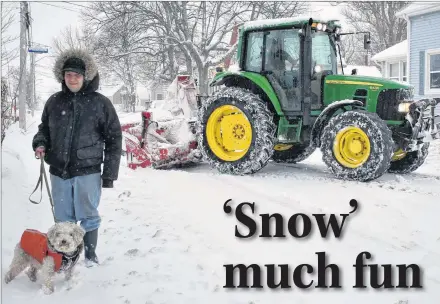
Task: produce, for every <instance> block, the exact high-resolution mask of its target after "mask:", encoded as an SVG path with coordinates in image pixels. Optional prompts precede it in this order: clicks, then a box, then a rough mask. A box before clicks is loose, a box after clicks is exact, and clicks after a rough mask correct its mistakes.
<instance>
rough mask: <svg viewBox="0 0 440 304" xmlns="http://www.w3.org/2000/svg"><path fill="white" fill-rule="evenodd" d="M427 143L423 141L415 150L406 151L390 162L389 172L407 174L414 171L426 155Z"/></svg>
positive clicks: (421, 163)
mask: <svg viewBox="0 0 440 304" xmlns="http://www.w3.org/2000/svg"><path fill="white" fill-rule="evenodd" d="M428 149H429V143H424V144H423V146H422V148H420V150H417V151H413V152H409V153H407V154H406V155H405V156H404V157H403V158H401V159H398V160H396V161H392V162H391V166H390V168H389V169H388V172H390V173H396V174H408V173H411V172H414V171H416V170H417V169H418V168H420V166H421V165H423V163H424V162H425V160H426V158H427V157H428Z"/></svg>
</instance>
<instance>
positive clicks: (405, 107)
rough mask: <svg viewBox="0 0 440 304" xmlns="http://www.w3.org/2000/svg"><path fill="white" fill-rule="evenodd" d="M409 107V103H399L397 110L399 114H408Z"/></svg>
mask: <svg viewBox="0 0 440 304" xmlns="http://www.w3.org/2000/svg"><path fill="white" fill-rule="evenodd" d="M410 106H411V102H402V103H399V108H398V109H397V110H398V111H399V112H400V113H408V112H409V107H410Z"/></svg>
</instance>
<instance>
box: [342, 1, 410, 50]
mask: <svg viewBox="0 0 440 304" xmlns="http://www.w3.org/2000/svg"><path fill="white" fill-rule="evenodd" d="M409 3H410V2H399V1H386V2H375V1H366V2H363V1H362V2H347V3H344V5H345V6H344V7H343V8H342V9H341V13H342V14H343V15H344V17H345V18H346V19H347V22H348V23H349V24H350V26H351V27H353V29H354V30H355V31H358V32H359V31H369V32H371V51H372V54H375V53H378V52H381V51H383V50H385V49H387V48H389V47H391V46H393V45H395V44H396V43H399V42H401V41H402V40H404V39H406V31H407V25H406V21H405V20H403V19H399V18H398V17H397V16H396V13H397V12H398V11H399V10H401V9H403V8H404V7H406V6H407V5H408V4H409ZM358 45H359V44H358ZM362 46H363V44H360V47H362ZM358 49H359V46H358Z"/></svg>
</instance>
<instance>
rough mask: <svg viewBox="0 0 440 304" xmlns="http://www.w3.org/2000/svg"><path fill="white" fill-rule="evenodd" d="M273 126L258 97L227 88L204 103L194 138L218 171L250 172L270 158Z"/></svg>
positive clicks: (271, 115) (257, 168)
mask: <svg viewBox="0 0 440 304" xmlns="http://www.w3.org/2000/svg"><path fill="white" fill-rule="evenodd" d="M275 130H276V125H275V124H274V122H273V114H272V113H271V111H270V110H269V109H268V107H267V105H266V104H265V103H264V101H263V100H262V99H261V98H260V96H258V95H256V94H254V93H252V92H251V91H248V90H245V89H242V88H236V87H229V88H225V89H223V90H220V91H219V92H217V93H216V94H215V95H214V96H212V97H210V98H208V99H207V100H206V102H204V103H203V105H202V107H201V108H200V111H199V121H198V124H197V141H198V147H199V150H200V152H201V153H202V155H203V158H204V159H205V160H207V162H208V163H209V164H210V165H211V167H213V168H217V170H218V171H220V172H221V173H228V174H235V175H244V174H252V173H255V172H257V171H259V170H261V169H262V168H263V167H265V166H266V165H267V163H268V161H269V160H270V158H271V157H272V154H273V147H274V142H275V135H274V134H275Z"/></svg>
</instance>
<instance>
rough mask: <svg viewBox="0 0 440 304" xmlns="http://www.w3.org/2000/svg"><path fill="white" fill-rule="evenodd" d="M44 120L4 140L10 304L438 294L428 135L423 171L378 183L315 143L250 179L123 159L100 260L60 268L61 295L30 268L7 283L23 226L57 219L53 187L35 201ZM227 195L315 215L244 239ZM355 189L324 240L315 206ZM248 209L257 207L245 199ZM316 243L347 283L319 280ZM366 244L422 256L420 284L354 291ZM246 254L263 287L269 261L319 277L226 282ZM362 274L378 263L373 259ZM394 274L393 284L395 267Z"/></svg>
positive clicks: (437, 196)
mask: <svg viewBox="0 0 440 304" xmlns="http://www.w3.org/2000/svg"><path fill="white" fill-rule="evenodd" d="M39 115H40V113H37V114H36V116H35V118H34V119H38V118H39ZM121 116H122V115H121ZM37 124H38V122H37V123H34V124H32V125H31V126H30V128H29V130H28V132H27V133H26V134H22V133H21V132H20V131H19V130H18V126H17V125H14V126H12V127H11V129H10V130H8V134H7V136H6V139H5V141H4V144H3V147H2V210H1V211H2V300H3V303H8V304H19V303H20V304H21V303H35V304H43V303H44V304H48V303H63V304H73V303H75V304H77V303H130V304H138V303H139V304H146V303H148V304H153V303H154V304H159V303H178V304H180V303H191V304H194V303H221V304H226V303H228V304H229V303H231V304H232V303H243V304H250V303H255V304H256V303H301V304H304V303H337V304H345V303H347V304H348V303H350V304H353V303H359V304H362V303H365V304H366V303H368V304H370V303H384V304H397V303H401V304H403V303H409V304H413V303H415V304H419V303H423V304H436V303H439V299H440V229H439V228H440V221H439V214H440V143H439V142H435V143H433V144H432V146H431V148H430V156H429V158H428V160H427V161H426V163H425V165H424V166H423V167H422V168H420V169H419V170H418V171H417V172H416V173H413V174H410V175H406V176H397V175H391V174H387V175H385V176H383V177H381V178H380V179H378V180H376V181H373V182H370V183H359V182H346V181H341V180H337V179H334V178H333V177H332V175H331V174H330V173H329V172H328V170H327V168H326V167H325V165H324V164H323V163H322V161H321V158H320V157H321V154H320V153H319V152H315V154H313V155H312V156H311V157H310V158H309V159H307V160H306V161H304V162H303V163H300V164H295V165H287V166H283V165H279V164H269V165H268V166H267V167H266V168H265V169H263V170H262V171H261V172H259V173H258V174H255V175H253V176H242V177H239V176H228V175H221V174H218V173H217V172H216V171H214V170H211V169H210V168H208V167H207V166H206V165H204V164H201V165H199V166H196V167H192V168H186V169H180V170H167V171H164V170H156V171H155V170H152V169H138V170H136V171H132V170H130V169H128V168H127V167H125V166H124V162H123V164H122V166H121V170H120V178H119V180H118V181H117V182H115V188H113V189H104V190H103V197H102V201H101V206H100V212H101V215H102V219H103V221H102V228H101V230H100V237H99V244H98V253H99V257H100V259H101V260H102V265H101V266H100V267H98V268H91V269H88V268H85V267H84V264H83V261H82V260H81V262H80V264H79V265H78V267H77V268H76V271H75V273H74V277H73V278H72V281H71V282H69V283H67V282H65V281H64V279H63V276H61V275H59V276H57V277H56V281H55V293H54V294H52V295H49V296H46V295H44V294H43V293H42V292H41V291H40V285H39V284H36V283H32V282H30V281H29V279H28V278H27V276H26V275H24V274H21V275H20V276H18V277H17V278H16V279H15V280H14V281H12V282H11V283H10V284H8V285H6V284H5V283H4V281H3V276H4V273H5V271H6V269H7V267H8V266H9V263H10V261H11V259H12V253H13V247H14V246H15V244H16V242H17V241H18V240H19V238H20V235H21V233H22V232H23V230H24V229H26V228H34V229H39V230H41V231H46V230H47V229H48V228H49V226H50V225H51V224H52V221H53V219H52V214H51V211H50V204H49V200H48V198H47V195H46V193H44V195H43V200H42V203H41V204H40V205H34V204H31V203H30V202H29V199H28V197H29V195H30V193H31V192H32V191H33V189H34V187H35V185H36V182H37V179H38V173H39V164H40V163H39V161H38V160H36V159H35V158H34V156H33V152H32V149H31V140H32V137H33V135H34V133H35V131H36V128H37ZM46 170H48V168H47V166H46ZM33 198H34V200H35V199H39V195H38V194H36V195H34V196H33ZM228 199H233V202H232V204H231V205H232V207H234V209H235V206H237V204H238V203H240V202H255V204H256V214H255V215H254V216H253V218H254V219H255V220H256V221H258V220H259V218H260V217H259V216H257V214H260V213H280V214H282V215H283V217H284V219H285V220H286V222H287V220H288V218H289V217H290V216H291V215H293V214H296V213H304V214H307V215H308V216H309V217H310V218H311V220H312V227H313V228H312V229H313V230H312V234H311V236H309V237H308V238H306V239H295V238H294V237H292V236H290V235H289V234H288V231H287V223H285V225H284V226H285V228H286V230H285V233H286V235H287V237H286V238H284V239H277V238H272V239H264V238H258V237H254V238H252V239H238V238H236V237H235V236H234V231H235V226H236V225H237V226H238V229H239V231H240V232H242V233H244V234H245V233H247V231H248V230H247V229H246V228H245V227H244V226H243V225H242V224H240V223H239V222H238V221H237V220H236V219H235V217H233V216H230V215H227V214H225V213H224V211H223V204H224V202H225V201H226V200H228ZM351 199H356V200H358V202H359V208H358V210H357V211H356V212H355V213H354V214H351V215H350V216H349V217H348V219H347V220H346V222H345V224H344V232H343V237H342V238H339V239H337V238H335V237H333V236H331V237H329V238H328V239H323V238H321V236H320V234H319V232H318V230H317V226H316V224H315V221H314V217H313V216H312V214H316V213H326V214H331V213H333V214H336V215H339V214H344V213H348V212H349V211H351V210H352V209H351V207H350V206H349V201H350V200H351ZM245 212H246V213H247V214H250V213H249V209H246V211H245ZM260 232H261V230H260V228H258V230H257V234H259V233H260ZM320 251H325V252H326V253H327V263H334V264H336V265H338V266H339V270H340V280H341V281H340V284H341V285H342V288H341V289H320V288H314V286H316V284H317V265H318V264H317V256H316V254H315V252H320ZM362 251H368V252H370V253H371V254H372V255H373V257H372V260H368V261H366V263H369V264H393V265H396V264H411V263H415V264H418V265H419V266H420V267H421V269H422V270H423V272H422V284H423V287H424V288H423V289H422V290H414V289H412V290H410V289H390V290H380V291H378V290H374V289H372V288H367V289H365V290H359V289H354V288H353V285H354V284H355V276H354V275H355V272H354V268H353V264H354V263H355V261H356V256H357V255H358V254H359V253H360V252H362ZM239 263H243V264H246V265H250V264H253V263H255V264H258V265H260V266H261V267H262V270H263V271H262V273H263V276H262V284H263V286H267V285H266V279H265V276H264V275H265V274H266V271H265V270H264V265H265V264H289V265H290V274H289V276H290V277H292V272H293V269H294V267H296V266H297V265H299V264H303V263H308V264H310V265H312V266H313V267H314V269H315V272H314V273H313V274H306V273H305V271H303V277H304V283H305V284H308V283H310V282H311V280H312V279H313V280H314V281H313V285H312V287H311V288H309V289H306V290H301V289H299V288H298V287H296V286H295V285H293V283H292V280H290V282H291V285H292V288H290V289H286V290H279V289H278V290H270V289H269V288H267V287H265V288H264V289H263V290H255V289H253V288H252V289H243V290H239V289H236V290H228V289H226V288H223V286H224V285H225V268H224V267H223V265H225V264H239ZM365 272H366V274H367V275H368V274H369V273H370V272H369V271H368V270H367V268H365ZM410 273H411V272H409V274H410ZM393 274H394V279H395V280H393V281H394V282H396V280H397V278H398V271H397V268H394V273H393ZM367 275H366V280H365V283H366V284H367V286H369V282H370V281H369V277H368V276H367ZM277 276H278V272H277ZM329 278H330V276H329ZM380 278H382V270H381V272H380ZM38 282H40V281H38ZM236 282H237V281H236ZM250 282H251V283H252V280H250ZM379 282H381V280H379ZM410 283H411V280H410V281H409V284H410Z"/></svg>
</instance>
